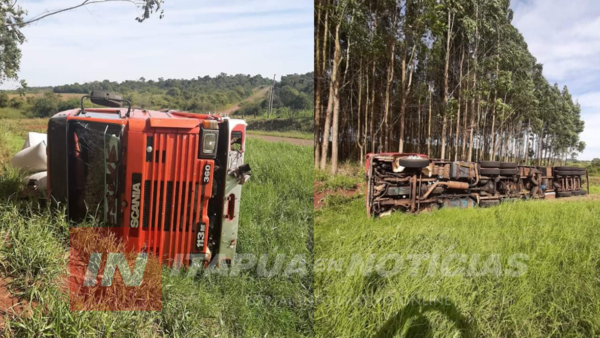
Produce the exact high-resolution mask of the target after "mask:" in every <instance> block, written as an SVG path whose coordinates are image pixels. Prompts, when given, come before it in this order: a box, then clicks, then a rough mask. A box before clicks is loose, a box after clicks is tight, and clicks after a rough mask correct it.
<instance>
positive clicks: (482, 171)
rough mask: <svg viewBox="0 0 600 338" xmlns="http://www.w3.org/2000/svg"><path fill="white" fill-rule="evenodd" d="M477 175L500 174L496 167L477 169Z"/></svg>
mask: <svg viewBox="0 0 600 338" xmlns="http://www.w3.org/2000/svg"><path fill="white" fill-rule="evenodd" d="M479 175H482V176H498V175H500V169H498V168H481V169H479Z"/></svg>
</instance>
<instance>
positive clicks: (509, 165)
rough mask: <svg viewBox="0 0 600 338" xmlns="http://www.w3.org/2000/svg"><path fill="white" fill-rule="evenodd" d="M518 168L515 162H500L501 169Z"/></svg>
mask: <svg viewBox="0 0 600 338" xmlns="http://www.w3.org/2000/svg"><path fill="white" fill-rule="evenodd" d="M509 168H510V169H516V168H517V164H516V163H514V162H500V169H509Z"/></svg>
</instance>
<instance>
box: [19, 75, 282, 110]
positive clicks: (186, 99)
mask: <svg viewBox="0 0 600 338" xmlns="http://www.w3.org/2000/svg"><path fill="white" fill-rule="evenodd" d="M270 84H271V80H269V79H268V78H264V77H262V76H260V75H255V76H250V75H243V74H238V75H227V74H225V73H221V74H220V75H218V76H216V77H210V76H204V77H198V78H195V79H190V80H185V79H166V80H165V79H163V78H159V79H158V81H153V80H146V79H144V78H140V79H139V80H137V81H132V80H127V81H123V82H114V81H108V80H104V81H94V82H88V83H83V84H79V83H74V84H68V85H62V86H56V87H31V88H28V89H27V91H26V92H27V93H37V92H40V91H50V92H51V93H53V94H63V93H76V94H82V95H85V94H89V93H90V92H92V91H93V90H104V91H109V92H115V93H118V94H122V95H123V96H124V98H125V99H127V100H129V101H131V102H132V104H133V105H134V106H137V107H142V108H148V109H166V108H169V109H179V110H186V111H191V112H197V113H205V112H214V111H216V110H217V109H218V108H221V107H225V106H227V105H229V104H231V103H236V102H239V101H241V100H243V99H244V98H246V97H248V96H250V95H251V94H252V93H253V91H254V90H255V89H256V88H257V87H262V86H266V85H270ZM55 96H56V97H54V98H53V96H52V95H49V94H46V95H44V96H43V97H40V98H37V100H40V103H39V105H41V106H44V107H54V106H56V104H57V103H56V102H58V101H61V100H60V98H58V96H57V95H55ZM75 101H77V102H75ZM66 102H69V104H74V106H72V107H71V108H73V107H77V106H79V102H78V100H68V101H66ZM32 106H34V108H35V105H32ZM45 111H50V109H47V110H45V109H33V112H34V114H35V115H36V116H47V115H43V114H44V112H45Z"/></svg>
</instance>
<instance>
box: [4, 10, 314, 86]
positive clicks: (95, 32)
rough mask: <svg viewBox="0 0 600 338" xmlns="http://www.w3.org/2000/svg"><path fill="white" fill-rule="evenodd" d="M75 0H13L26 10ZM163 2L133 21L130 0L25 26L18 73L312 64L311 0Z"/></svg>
mask: <svg viewBox="0 0 600 338" xmlns="http://www.w3.org/2000/svg"><path fill="white" fill-rule="evenodd" d="M81 2H82V0H42V1H39V0H38V1H32V0H24V1H19V3H20V4H21V6H22V7H23V8H25V9H27V10H28V13H29V15H30V16H34V15H37V14H40V13H43V12H44V11H46V10H54V9H61V8H66V7H70V6H73V5H76V4H79V3H81ZM164 10H165V17H164V18H163V19H162V20H159V19H158V16H153V17H152V18H150V19H149V20H147V21H145V22H144V23H138V22H137V21H135V17H137V16H138V15H139V14H140V11H139V9H138V8H136V7H135V6H134V5H133V4H130V3H127V2H109V3H102V4H92V5H89V6H85V7H82V8H79V9H76V10H73V11H70V12H65V13H62V14H58V15H56V16H52V17H48V18H46V19H44V20H41V21H39V22H38V23H35V24H33V25H31V26H28V27H26V28H24V29H23V33H24V34H25V36H26V37H27V42H25V43H24V44H23V46H22V51H23V58H22V61H21V71H20V72H19V78H21V79H25V80H26V81H27V82H28V84H29V85H30V86H45V85H60V84H67V83H74V82H79V83H82V82H86V81H94V80H104V79H108V80H111V81H123V80H128V79H139V78H140V77H142V76H143V77H145V78H146V79H155V80H156V79H158V78H159V77H164V78H188V79H189V78H193V77H197V76H204V75H211V76H214V75H217V74H219V73H221V72H225V73H227V74H237V73H243V74H252V75H255V74H261V75H263V76H267V77H272V76H273V74H277V77H278V78H279V76H280V75H281V74H291V73H306V72H309V71H312V70H313V64H314V62H313V49H314V41H313V1H312V0H285V1H276V0H275V1H274V0H243V1H241V0H232V1H227V0H221V1H214V0H166V1H165V4H164ZM14 87H15V84H14V83H5V84H3V85H2V88H7V89H8V88H14Z"/></svg>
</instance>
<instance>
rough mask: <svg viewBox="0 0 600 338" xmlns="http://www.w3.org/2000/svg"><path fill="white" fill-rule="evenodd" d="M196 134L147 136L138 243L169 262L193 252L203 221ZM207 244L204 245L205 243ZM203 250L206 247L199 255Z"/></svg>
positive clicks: (202, 190)
mask: <svg viewBox="0 0 600 338" xmlns="http://www.w3.org/2000/svg"><path fill="white" fill-rule="evenodd" d="M198 138H199V136H198V135H196V134H160V133H156V134H154V136H153V137H148V139H147V146H151V147H152V153H151V154H150V153H148V156H146V170H145V177H144V181H143V182H144V184H143V191H142V196H143V205H142V220H141V230H142V231H141V232H140V239H139V240H140V241H142V243H143V245H145V247H146V250H147V251H148V252H150V253H155V254H157V255H158V256H159V259H160V260H161V261H162V260H163V258H164V259H167V260H169V263H172V262H173V260H175V259H178V260H179V259H184V260H185V261H187V258H186V257H185V256H183V257H182V256H178V255H181V254H184V255H185V254H189V253H191V252H192V250H194V251H196V249H195V245H194V243H195V241H196V231H197V230H198V228H199V224H200V222H202V219H203V212H202V211H203V210H202V205H203V204H204V202H203V199H204V196H205V190H206V184H205V183H206V182H202V173H203V170H202V169H203V166H204V165H205V163H206V161H205V160H200V159H198V156H197V154H198V143H199V140H198ZM205 243H206V242H205ZM205 250H206V245H204V247H203V248H202V250H201V251H202V252H204V251H205Z"/></svg>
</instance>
